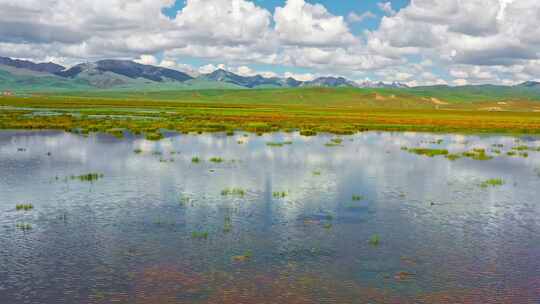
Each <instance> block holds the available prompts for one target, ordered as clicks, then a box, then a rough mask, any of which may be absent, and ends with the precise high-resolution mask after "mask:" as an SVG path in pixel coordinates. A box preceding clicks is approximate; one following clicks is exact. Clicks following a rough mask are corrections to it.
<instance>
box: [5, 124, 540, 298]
mask: <svg viewBox="0 0 540 304" xmlns="http://www.w3.org/2000/svg"><path fill="white" fill-rule="evenodd" d="M333 137H334V136H332V135H320V136H317V137H302V136H299V135H298V134H296V133H283V134H271V135H264V136H256V135H253V134H242V133H239V134H236V135H235V136H225V135H219V134H215V135H196V136H195V135H176V134H172V135H170V136H169V137H167V138H166V139H164V140H161V141H158V142H150V141H146V140H144V139H142V138H140V137H134V136H128V137H126V138H124V139H117V138H114V137H112V136H108V135H96V136H90V137H88V138H85V137H80V136H76V135H72V134H67V133H61V132H1V133H0V168H1V171H2V174H1V175H0V193H2V195H1V196H0V210H1V213H0V229H1V230H0V244H1V245H0V302H2V303H4V302H5V303H11V302H21V303H73V302H78V303H112V302H115V301H117V302H118V301H120V302H121V301H125V302H131V303H133V302H135V303H157V302H165V303H275V302H276V301H277V299H279V301H278V302H280V303H313V302H336V303H373V302H381V303H395V302H400V303H407V302H411V303H418V302H420V303H440V302H443V299H447V300H446V301H447V302H449V303H453V302H464V303H479V302H486V301H488V300H489V301H492V302H493V303H505V302H512V303H529V302H531V303H533V302H534V301H537V300H539V299H540V277H539V275H538V273H540V259H539V258H538V257H539V256H540V237H538V235H539V232H540V229H539V228H540V217H539V215H540V207H539V205H538V198H537V197H538V194H540V192H539V191H540V190H538V189H540V177H539V176H538V174H537V172H535V169H536V168H538V167H540V152H530V153H529V156H528V157H527V158H524V157H507V156H505V155H504V153H503V154H502V155H501V156H498V157H496V158H494V159H493V160H489V161H475V160H472V159H468V158H463V159H459V160H456V161H450V160H448V159H446V158H444V157H433V158H430V157H426V156H421V155H415V154H412V153H408V152H406V151H403V150H402V147H404V146H406V147H431V148H441V149H442V148H444V149H448V150H450V152H451V153H454V152H463V151H468V150H471V149H473V148H484V149H490V148H491V147H493V146H494V145H497V146H500V145H503V147H504V148H503V149H504V150H509V149H511V148H512V147H514V146H518V145H523V144H526V145H529V146H531V147H533V146H536V147H538V146H540V140H539V139H538V138H522V139H519V142H518V141H517V140H518V139H516V138H513V137H498V136H489V137H478V136H462V135H440V134H426V133H411V132H408V133H377V132H366V133H360V134H357V135H354V136H345V137H342V138H343V142H342V143H341V144H340V145H337V146H330V147H329V146H326V145H325V144H326V143H328V142H330V140H331V139H332V138H333ZM286 141H292V142H293V143H292V145H284V146H282V147H272V146H268V145H267V143H268V142H286ZM135 151H137V152H138V153H136V152H135ZM193 157H198V158H200V159H201V160H202V161H201V162H200V163H194V162H192V158H193ZM212 157H219V158H222V159H223V160H224V161H223V162H221V163H213V162H210V161H209V159H210V158H212ZM89 172H98V173H103V174H104V178H103V179H100V180H97V181H94V182H81V181H79V180H76V179H75V180H73V179H71V178H69V177H70V176H73V175H75V176H76V175H81V174H86V173H89ZM490 178H501V179H503V180H504V182H505V183H504V185H502V186H499V187H489V188H482V187H480V186H479V184H480V183H481V182H483V181H485V180H487V179H490ZM235 188H238V189H241V190H243V191H244V194H243V195H227V196H224V195H222V190H224V189H235ZM274 192H280V193H282V192H284V193H285V194H284V195H278V196H276V195H274ZM353 196H361V199H360V200H353V199H352V197H353ZM23 202H24V203H31V204H33V205H34V210H32V211H31V212H19V211H16V210H15V205H16V204H18V203H23ZM17 223H25V224H29V225H31V227H32V229H31V230H28V231H21V229H18V228H17ZM194 232H195V233H196V234H197V233H198V235H202V234H204V233H207V234H208V236H207V237H206V238H195V237H193V235H194V234H193V233H194ZM373 235H377V236H379V237H380V244H378V245H377V246H374V245H373V244H370V243H369V240H370V238H372V237H373ZM235 256H237V257H238V256H240V257H241V256H246V258H245V259H235V258H233V257H235ZM269 299H270V300H269ZM271 299H274V300H271ZM527 301H529V302H527Z"/></svg>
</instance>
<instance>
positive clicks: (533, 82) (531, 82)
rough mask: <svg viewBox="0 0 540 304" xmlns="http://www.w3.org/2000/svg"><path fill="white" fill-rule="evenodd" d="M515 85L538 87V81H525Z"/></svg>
mask: <svg viewBox="0 0 540 304" xmlns="http://www.w3.org/2000/svg"><path fill="white" fill-rule="evenodd" d="M516 87H520V88H540V82H538V81H525V82H523V83H520V84H518V85H516Z"/></svg>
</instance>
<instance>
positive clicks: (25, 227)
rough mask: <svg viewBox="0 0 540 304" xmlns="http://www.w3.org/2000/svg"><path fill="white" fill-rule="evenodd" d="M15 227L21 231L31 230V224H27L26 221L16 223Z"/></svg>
mask: <svg viewBox="0 0 540 304" xmlns="http://www.w3.org/2000/svg"><path fill="white" fill-rule="evenodd" d="M15 227H17V229H20V230H22V231H30V230H32V225H31V224H28V223H17V225H15Z"/></svg>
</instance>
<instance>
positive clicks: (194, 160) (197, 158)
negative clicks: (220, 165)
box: [191, 156, 201, 164]
mask: <svg viewBox="0 0 540 304" xmlns="http://www.w3.org/2000/svg"><path fill="white" fill-rule="evenodd" d="M191 162H192V163H194V164H198V163H200V162H201V159H200V158H199V157H197V156H195V157H192V158H191Z"/></svg>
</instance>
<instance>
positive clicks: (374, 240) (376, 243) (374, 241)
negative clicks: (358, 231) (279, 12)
mask: <svg viewBox="0 0 540 304" xmlns="http://www.w3.org/2000/svg"><path fill="white" fill-rule="evenodd" d="M369 243H370V244H371V245H372V246H379V244H380V243H381V238H380V237H379V235H378V234H374V235H373V236H371V238H370V239H369Z"/></svg>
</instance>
